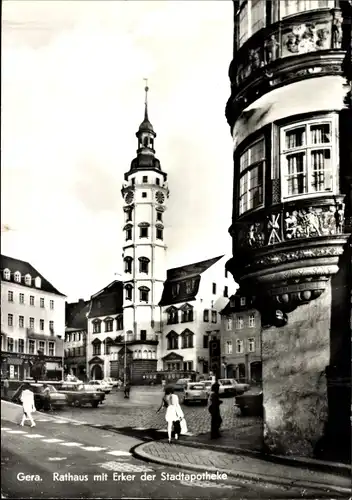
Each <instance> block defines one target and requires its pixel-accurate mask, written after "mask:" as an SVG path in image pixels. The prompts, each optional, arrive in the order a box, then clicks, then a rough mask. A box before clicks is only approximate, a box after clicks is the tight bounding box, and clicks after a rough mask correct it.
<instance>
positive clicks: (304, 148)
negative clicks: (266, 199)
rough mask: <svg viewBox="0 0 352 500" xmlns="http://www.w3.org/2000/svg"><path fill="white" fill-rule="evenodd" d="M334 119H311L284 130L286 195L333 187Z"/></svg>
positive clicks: (328, 189) (282, 149)
mask: <svg viewBox="0 0 352 500" xmlns="http://www.w3.org/2000/svg"><path fill="white" fill-rule="evenodd" d="M334 151H335V147H334V140H333V122H332V121H325V120H324V121H319V122H317V121H313V120H312V121H309V122H306V123H304V124H297V125H295V126H292V125H291V126H289V127H283V128H282V130H281V154H282V160H281V165H282V174H283V175H282V193H283V196H284V198H291V197H295V196H300V195H307V194H316V193H325V192H331V191H333V170H332V161H333V156H334Z"/></svg>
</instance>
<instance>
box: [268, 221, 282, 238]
mask: <svg viewBox="0 0 352 500" xmlns="http://www.w3.org/2000/svg"><path fill="white" fill-rule="evenodd" d="M279 217H280V214H271V215H270V217H268V219H269V220H268V231H269V239H268V245H274V244H275V243H281V238H280V236H279V230H280V225H279V222H278V221H279Z"/></svg>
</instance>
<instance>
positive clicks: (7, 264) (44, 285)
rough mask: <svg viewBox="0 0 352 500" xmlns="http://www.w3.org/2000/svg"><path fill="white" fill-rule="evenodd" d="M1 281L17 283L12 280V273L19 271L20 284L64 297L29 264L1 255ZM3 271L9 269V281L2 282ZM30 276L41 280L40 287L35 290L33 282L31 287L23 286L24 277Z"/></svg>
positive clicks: (29, 286)
mask: <svg viewBox="0 0 352 500" xmlns="http://www.w3.org/2000/svg"><path fill="white" fill-rule="evenodd" d="M0 265H1V280H2V281H9V282H10V283H11V282H12V283H18V282H17V281H15V279H14V273H15V272H16V271H19V272H20V273H21V283H18V284H21V285H23V286H25V287H27V288H33V289H34V290H42V291H44V292H50V293H54V294H56V295H61V296H62V297H66V295H65V294H63V293H61V292H59V291H58V290H57V289H56V288H55V287H54V286H53V285H52V284H51V283H50V281H48V280H47V279H46V278H44V276H43V275H42V274H40V272H39V271H37V270H36V269H35V268H34V267H33V266H32V265H31V264H30V263H29V262H26V261H24V260H20V259H15V258H13V257H8V256H7V255H1V263H0ZM4 269H10V271H11V275H10V279H9V280H4V277H3V271H4ZM26 274H30V275H31V277H32V278H37V277H39V278H40V279H41V281H42V282H41V287H40V288H37V287H36V286H34V282H33V280H32V281H31V283H32V284H31V285H26V284H25V279H24V277H25V275H26Z"/></svg>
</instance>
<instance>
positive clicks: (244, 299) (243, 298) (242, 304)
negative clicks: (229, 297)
mask: <svg viewBox="0 0 352 500" xmlns="http://www.w3.org/2000/svg"><path fill="white" fill-rule="evenodd" d="M240 304H241V306H245V305H246V297H241V299H240Z"/></svg>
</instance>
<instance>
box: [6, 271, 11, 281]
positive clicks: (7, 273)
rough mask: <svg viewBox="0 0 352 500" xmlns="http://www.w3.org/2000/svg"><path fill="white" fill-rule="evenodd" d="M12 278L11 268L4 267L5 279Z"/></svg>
mask: <svg viewBox="0 0 352 500" xmlns="http://www.w3.org/2000/svg"><path fill="white" fill-rule="evenodd" d="M10 278H11V271H10V269H4V279H5V280H9V279H10Z"/></svg>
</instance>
